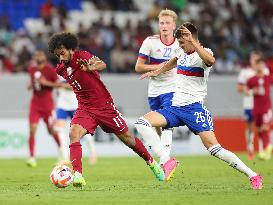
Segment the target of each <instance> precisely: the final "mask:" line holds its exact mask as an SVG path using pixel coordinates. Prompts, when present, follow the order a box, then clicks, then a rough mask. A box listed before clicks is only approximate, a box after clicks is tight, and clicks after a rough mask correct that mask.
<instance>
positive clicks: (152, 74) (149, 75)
mask: <svg viewBox="0 0 273 205" xmlns="http://www.w3.org/2000/svg"><path fill="white" fill-rule="evenodd" d="M156 76H158V72H157V70H155V71H150V72H147V73H144V74H142V75H141V76H140V78H139V79H140V80H143V79H144V78H149V77H156Z"/></svg>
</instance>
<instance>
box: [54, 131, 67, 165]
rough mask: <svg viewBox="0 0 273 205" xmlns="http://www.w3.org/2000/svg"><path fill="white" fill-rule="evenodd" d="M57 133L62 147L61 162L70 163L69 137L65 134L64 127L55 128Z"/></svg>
mask: <svg viewBox="0 0 273 205" xmlns="http://www.w3.org/2000/svg"><path fill="white" fill-rule="evenodd" d="M54 129H55V131H56V132H57V133H58V135H59V139H60V143H61V146H60V148H59V156H58V160H59V161H68V160H69V151H68V144H67V140H68V137H67V136H66V134H65V129H64V128H63V127H55V128H54Z"/></svg>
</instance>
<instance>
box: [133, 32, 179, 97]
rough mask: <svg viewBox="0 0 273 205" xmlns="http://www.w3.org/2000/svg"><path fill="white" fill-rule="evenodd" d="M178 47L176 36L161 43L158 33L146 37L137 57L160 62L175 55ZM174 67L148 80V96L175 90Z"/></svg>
mask: <svg viewBox="0 0 273 205" xmlns="http://www.w3.org/2000/svg"><path fill="white" fill-rule="evenodd" d="M177 48H179V43H178V41H177V39H176V38H174V40H173V42H172V43H171V44H169V45H165V44H164V43H162V41H161V38H160V35H154V36H149V37H147V38H146V39H145V40H144V41H143V43H142V45H141V47H140V49H139V54H138V57H139V58H142V59H145V60H148V63H149V64H160V63H162V62H165V61H168V60H170V59H171V58H173V57H174V56H175V50H176V49H177ZM175 79H176V68H173V69H172V70H170V71H168V72H165V73H162V74H161V75H159V76H157V77H151V78H150V80H149V88H148V96H149V97H157V96H159V95H161V94H165V93H170V92H174V91H175Z"/></svg>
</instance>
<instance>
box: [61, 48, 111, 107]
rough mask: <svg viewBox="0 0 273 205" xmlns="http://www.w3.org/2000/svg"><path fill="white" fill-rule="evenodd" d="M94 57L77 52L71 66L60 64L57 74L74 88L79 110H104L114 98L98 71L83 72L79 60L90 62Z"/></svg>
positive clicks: (86, 53) (87, 53) (83, 52)
mask: <svg viewBox="0 0 273 205" xmlns="http://www.w3.org/2000/svg"><path fill="white" fill-rule="evenodd" d="M92 57H93V55H92V54H90V53H89V52H87V51H75V53H74V54H73V57H72V59H71V61H70V64H69V65H65V64H63V63H60V64H58V65H57V68H56V72H57V73H58V75H60V76H62V77H63V78H64V79H66V81H67V82H68V83H69V84H70V85H71V86H72V88H73V91H74V93H75V94H76V97H77V100H78V108H79V109H84V110H88V109H103V108H106V107H107V103H109V102H112V101H113V100H112V97H111V95H110V93H109V92H108V90H107V89H106V87H105V85H104V84H103V82H102V81H101V80H100V76H99V73H98V72H97V71H92V72H86V71H83V70H81V68H80V65H79V64H78V63H77V60H78V59H86V60H89V59H91V58H92Z"/></svg>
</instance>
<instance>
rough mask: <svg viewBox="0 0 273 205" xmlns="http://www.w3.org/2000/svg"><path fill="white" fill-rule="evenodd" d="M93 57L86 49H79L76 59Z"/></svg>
mask: <svg viewBox="0 0 273 205" xmlns="http://www.w3.org/2000/svg"><path fill="white" fill-rule="evenodd" d="M93 57H95V56H94V55H93V54H91V53H89V52H88V51H79V54H78V59H82V60H90V59H91V58H93Z"/></svg>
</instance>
